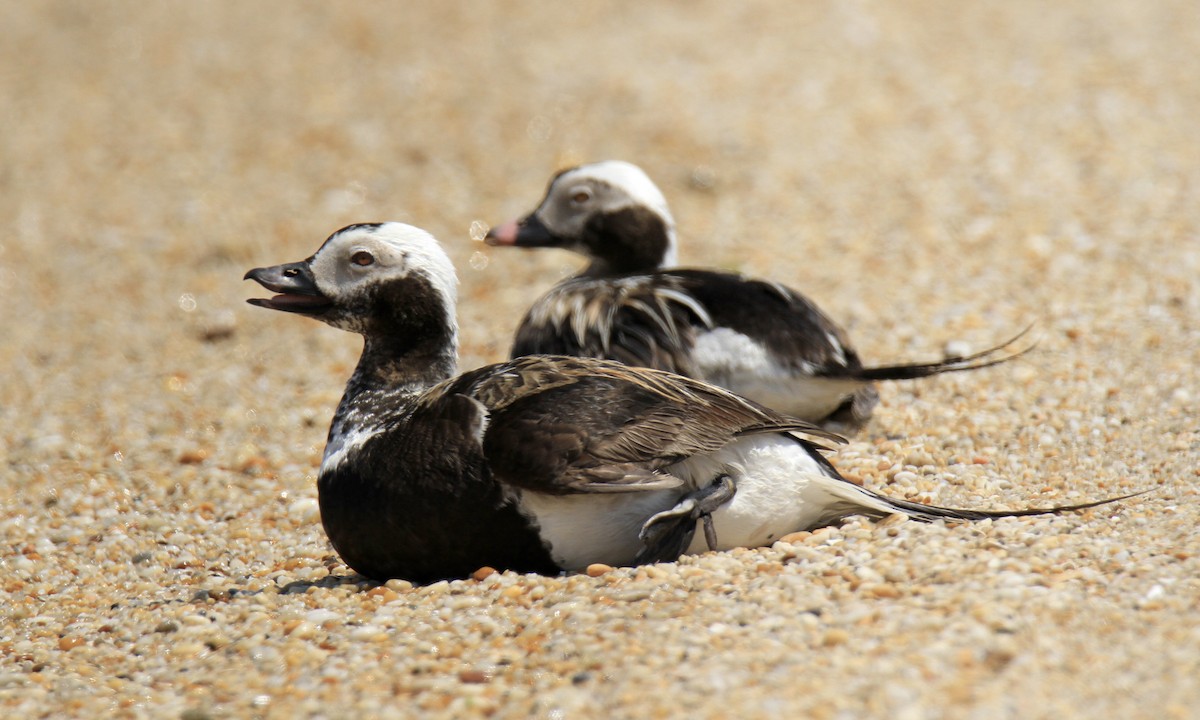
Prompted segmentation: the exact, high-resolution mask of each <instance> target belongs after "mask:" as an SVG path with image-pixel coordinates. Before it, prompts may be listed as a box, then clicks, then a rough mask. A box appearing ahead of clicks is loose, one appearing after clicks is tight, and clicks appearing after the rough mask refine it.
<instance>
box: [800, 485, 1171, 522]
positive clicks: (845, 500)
mask: <svg viewBox="0 0 1200 720" xmlns="http://www.w3.org/2000/svg"><path fill="white" fill-rule="evenodd" d="M819 485H820V487H819V490H820V491H822V492H823V493H824V495H825V496H826V497H825V501H826V502H827V503H828V511H827V513H826V515H825V516H823V517H822V518H821V520H823V521H824V522H823V523H822V524H829V523H831V522H835V521H837V520H840V519H842V518H844V517H849V516H850V515H866V516H867V517H870V518H873V519H881V518H884V517H887V516H888V515H893V514H900V515H905V516H907V517H909V518H911V519H913V520H917V521H920V522H933V521H935V520H939V519H945V520H986V519H988V518H1004V517H1022V516H1027V515H1057V514H1059V513H1064V512H1070V511H1072V510H1086V509H1087V508H1093V507H1098V506H1100V505H1108V504H1109V503H1115V502H1119V501H1121V500H1128V499H1129V498H1132V497H1137V496H1139V495H1145V494H1146V493H1148V492H1151V490H1141V491H1139V492H1134V493H1129V494H1128V495H1120V496H1117V497H1111V498H1105V499H1103V500H1093V501H1090V502H1085V503H1078V504H1074V505H1055V506H1053V507H1047V508H1021V509H1019V510H964V509H960V508H945V507H938V506H936V505H925V504H923V503H918V502H912V501H910V500H900V499H897V498H890V497H887V496H884V495H880V494H879V493H876V492H873V491H871V490H867V489H866V488H862V487H859V486H857V485H855V484H853V483H850V482H847V481H845V480H843V479H841V478H834V477H830V478H829V479H828V481H827V482H823V483H820V484H819Z"/></svg>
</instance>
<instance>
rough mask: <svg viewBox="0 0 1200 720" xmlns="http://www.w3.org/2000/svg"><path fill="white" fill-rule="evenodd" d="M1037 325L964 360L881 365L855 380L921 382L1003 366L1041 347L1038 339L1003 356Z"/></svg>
mask: <svg viewBox="0 0 1200 720" xmlns="http://www.w3.org/2000/svg"><path fill="white" fill-rule="evenodd" d="M1033 326H1034V323H1031V324H1030V325H1029V326H1028V327H1026V328H1025V329H1024V330H1022V331H1021V332H1019V333H1017V334H1016V335H1015V336H1013V337H1011V338H1009V339H1008V340H1007V341H1006V342H1003V343H1001V344H999V345H996V346H994V347H991V348H988V349H987V350H984V351H982V352H977V353H973V354H971V355H965V356H963V357H957V358H950V359H947V360H940V361H938V362H929V363H902V364H899V365H881V366H876V367H865V368H859V369H856V370H854V371H852V373H851V374H852V375H853V377H854V378H855V379H860V380H915V379H917V378H923V377H929V376H930V375H939V374H941V373H948V372H962V371H964V370H978V369H980V368H985V367H991V366H992V365H999V364H1000V363H1003V362H1008V361H1009V360H1013V359H1015V358H1019V357H1021V356H1022V355H1024V354H1025V353H1027V352H1029V351H1030V350H1032V349H1034V348H1035V347H1037V339H1036V338H1035V339H1034V340H1033V342H1031V343H1029V345H1028V346H1026V347H1023V348H1020V349H1018V350H1016V351H1015V352H1009V353H1006V354H1001V352H1002V351H1003V350H1006V349H1008V348H1011V347H1012V346H1013V345H1015V344H1016V343H1017V341H1019V340H1020V339H1021V338H1023V337H1025V336H1026V335H1028V334H1029V331H1030V330H1032V329H1033Z"/></svg>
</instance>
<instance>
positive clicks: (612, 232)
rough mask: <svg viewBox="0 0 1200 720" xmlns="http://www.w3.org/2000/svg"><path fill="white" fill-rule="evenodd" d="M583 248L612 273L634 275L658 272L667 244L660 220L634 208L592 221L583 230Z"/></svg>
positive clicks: (646, 209) (602, 214)
mask: <svg viewBox="0 0 1200 720" xmlns="http://www.w3.org/2000/svg"><path fill="white" fill-rule="evenodd" d="M583 244H584V246H585V247H586V248H587V250H588V253H589V254H590V255H592V256H593V257H597V258H601V259H602V260H604V261H605V263H606V264H607V265H608V267H609V269H610V270H611V271H612V272H614V273H616V272H621V273H633V272H645V271H648V270H654V269H656V268H658V267H659V265H660V264H661V263H662V261H663V258H664V256H665V255H666V253H667V248H668V245H669V241H668V238H667V226H666V223H665V222H663V219H662V217H660V216H659V215H658V214H657V213H655V212H654V211H653V210H650V209H649V208H646V207H643V206H637V207H627V208H622V209H620V210H616V211H614V212H607V213H601V214H599V215H596V216H594V217H592V218H591V219H590V220H589V221H588V223H587V225H585V226H584V229H583Z"/></svg>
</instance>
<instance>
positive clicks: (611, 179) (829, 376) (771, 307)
mask: <svg viewBox="0 0 1200 720" xmlns="http://www.w3.org/2000/svg"><path fill="white" fill-rule="evenodd" d="M484 240H485V241H486V242H487V243H488V244H489V245H494V246H501V247H505V246H515V247H525V248H540V247H549V248H561V249H564V250H570V251H573V252H576V253H579V254H581V255H583V256H584V257H586V258H587V259H588V265H587V266H586V267H584V268H583V270H582V271H580V272H579V273H578V274H577V275H575V276H574V277H571V278H568V279H566V280H564V281H562V282H560V283H558V284H557V285H556V286H554V288H553V289H551V290H550V291H549V292H548V293H547V294H546V295H544V296H542V297H541V298H540V299H538V300H537V301H536V302H535V303H534V304H533V306H532V307H531V308H530V309H529V311H528V312H527V313H526V315H525V318H524V319H523V320H522V322H521V324H520V326H519V327H518V329H517V333H516V339H515V341H514V343H513V347H512V352H511V356H512V357H520V356H522V355H533V354H539V353H548V354H556V355H576V356H582V357H596V358H608V359H611V360H619V361H621V362H623V363H626V364H630V365H637V366H639V367H650V368H656V369H659V370H667V371H670V372H675V373H679V374H682V375H687V376H688V377H693V378H697V379H700V380H705V381H707V382H710V383H714V384H716V385H720V386H721V387H724V388H726V389H729V390H732V391H734V392H736V393H739V394H741V395H744V396H746V397H748V398H751V399H753V400H756V401H758V402H760V403H762V404H764V405H767V406H768V407H773V408H776V409H777V410H780V411H782V412H785V413H788V414H790V415H793V416H795V417H799V418H803V419H805V420H808V421H810V422H814V423H820V424H823V425H826V426H828V427H830V428H833V429H837V430H839V431H846V432H852V431H856V430H858V429H860V428H861V427H862V426H863V425H864V424H865V423H866V422H867V420H869V419H870V417H871V413H872V412H873V411H874V408H875V406H876V404H877V403H878V402H879V393H878V390H877V389H876V388H875V382H876V381H880V380H912V379H916V378H923V377H928V376H931V375H937V374H940V373H946V372H959V371H963V370H977V369H979V368H984V367H988V366H990V365H995V364H997V363H1001V362H1005V361H1006V360H1011V359H1012V358H1014V357H1016V356H1018V355H1021V354H1022V353H1024V352H1026V351H1028V350H1029V349H1031V347H1032V346H1029V347H1026V348H1025V349H1023V350H1019V351H1016V352H1011V353H1009V354H1003V352H1002V351H1004V350H1005V349H1006V348H1011V347H1013V346H1014V345H1015V344H1016V343H1017V342H1018V341H1019V340H1020V339H1021V338H1022V337H1023V336H1024V335H1025V333H1024V332H1022V333H1021V334H1019V335H1017V336H1016V337H1014V338H1012V339H1011V340H1009V341H1008V342H1005V343H1003V344H1001V345H997V346H996V347H993V348H990V349H988V350H984V351H983V352H979V353H975V354H972V355H967V356H963V357H955V358H951V359H947V360H943V361H939V362H930V363H899V364H891V365H880V366H874V367H868V366H864V365H863V363H862V361H861V360H860V359H859V357H858V354H857V353H856V352H855V351H854V348H853V347H852V346H851V344H850V341H849V339H848V338H847V337H846V333H845V332H844V331H843V330H842V329H841V328H840V327H839V326H838V325H837V324H836V323H835V322H834V321H833V320H832V319H830V318H829V316H828V315H826V314H825V313H824V312H822V311H821V309H820V308H818V307H817V306H816V304H814V303H813V302H812V301H811V300H809V299H808V298H806V297H805V296H803V295H801V294H800V293H798V292H796V291H795V290H792V289H790V288H788V287H785V286H784V285H781V284H779V283H776V282H770V281H766V280H755V279H751V278H747V277H744V276H742V275H739V274H735V273H729V272H720V271H716V270H695V269H681V268H676V267H675V264H676V241H675V221H674V219H673V218H672V216H671V212H670V210H669V209H668V208H667V202H666V199H665V198H664V197H663V194H662V192H661V191H660V190H659V189H658V186H656V185H655V184H654V183H653V182H652V181H651V180H650V178H649V177H648V176H647V175H646V173H645V172H643V171H642V169H641V168H639V167H637V166H636V165H632V164H630V163H627V162H622V161H616V160H612V161H607V162H598V163H592V164H589V165H581V166H579V167H576V168H572V169H570V170H565V171H563V172H561V173H559V174H557V175H556V176H555V177H554V178H553V179H552V180H551V182H550V187H549V188H548V189H547V191H546V196H545V197H544V198H543V199H542V202H541V204H540V205H539V206H538V207H537V209H536V210H534V211H533V212H532V213H530V214H528V215H526V216H525V217H523V218H521V219H520V220H514V221H511V222H507V223H505V224H503V225H500V226H498V227H494V228H492V229H491V230H490V231H489V232H488V233H487V235H486V236H485V238H484Z"/></svg>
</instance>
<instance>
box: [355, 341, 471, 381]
mask: <svg viewBox="0 0 1200 720" xmlns="http://www.w3.org/2000/svg"><path fill="white" fill-rule="evenodd" d="M457 366H458V338H457V333H456V332H454V330H453V329H452V330H451V331H450V333H449V334H448V336H446V337H442V338H430V339H429V340H428V341H427V342H420V343H416V344H413V343H412V342H410V341H403V342H402V341H398V340H396V339H394V338H392V337H388V336H378V337H367V338H366V340H365V342H364V343H363V352H362V357H360V358H359V359H358V367H356V368H355V370H354V375H353V377H352V378H351V381H352V383H353V382H354V381H357V384H358V385H360V386H361V387H364V388H376V389H379V390H383V391H387V392H389V393H396V392H404V393H406V394H413V395H415V394H418V393H421V392H423V391H424V390H426V389H427V388H429V387H432V386H433V385H436V384H437V383H439V382H441V381H443V380H445V379H447V378H450V377H452V376H453V375H454V373H455V372H456V370H457ZM349 391H350V388H347V393H349Z"/></svg>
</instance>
